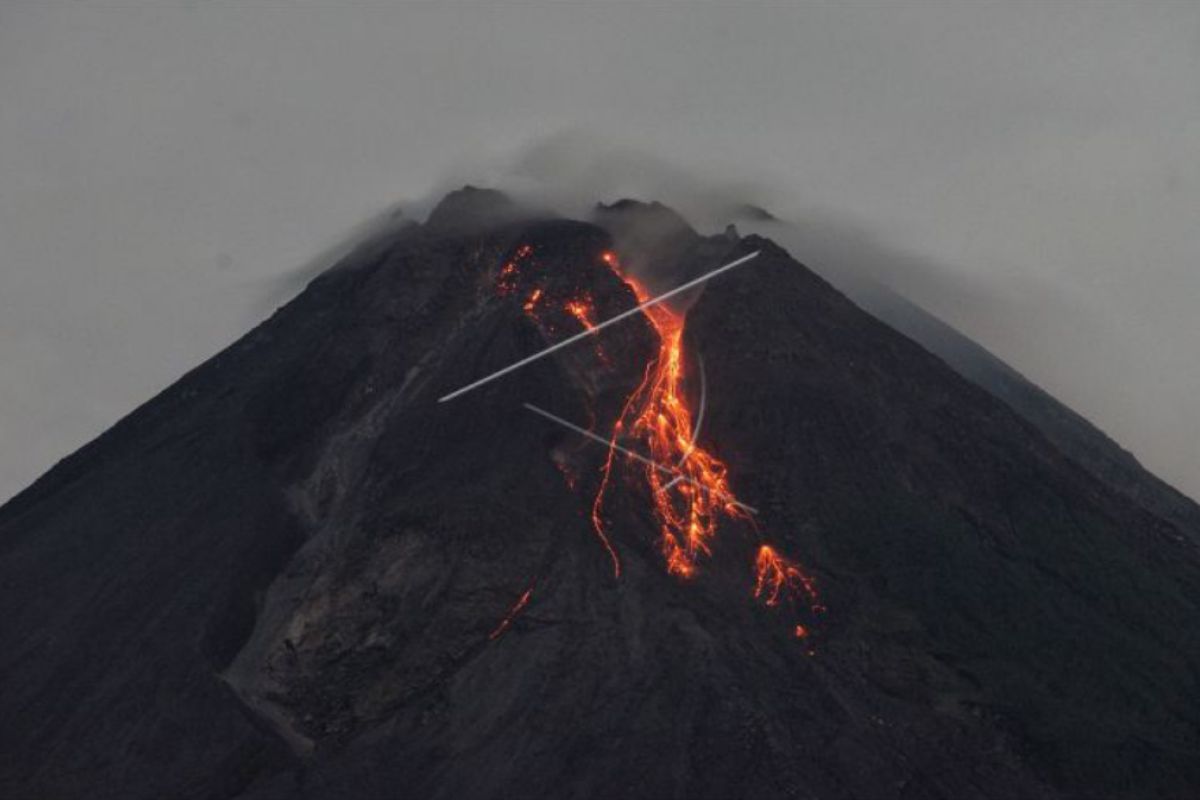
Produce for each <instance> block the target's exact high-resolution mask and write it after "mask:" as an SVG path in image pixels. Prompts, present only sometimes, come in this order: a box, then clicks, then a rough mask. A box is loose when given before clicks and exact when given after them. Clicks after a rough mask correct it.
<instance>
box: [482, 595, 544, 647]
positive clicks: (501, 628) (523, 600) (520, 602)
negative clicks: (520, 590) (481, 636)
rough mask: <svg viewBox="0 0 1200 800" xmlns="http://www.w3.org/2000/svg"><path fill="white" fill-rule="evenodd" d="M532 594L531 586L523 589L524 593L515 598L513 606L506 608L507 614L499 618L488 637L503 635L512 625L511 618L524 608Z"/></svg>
mask: <svg viewBox="0 0 1200 800" xmlns="http://www.w3.org/2000/svg"><path fill="white" fill-rule="evenodd" d="M532 596H533V587H532V586H530V587H529V588H528V589H526V590H525V593H524V594H522V595H521V596H520V597H519V598H517V602H516V603H514V604H513V607H512V608H510V609H509V610H508V614H506V615H505V616H504V619H502V620H500V624H499V625H497V626H496V629H495V630H493V631H492V632H491V633H489V634H488V638H489V639H499V638H500V637H501V636H503V635H504V632H505V631H506V630H508V629H509V627H510V626H511V625H512V623H513V620H514V619H516V618H517V615H518V614H520V613H521V611H522V610H524V608H525V606H527V605H529V598H530V597H532Z"/></svg>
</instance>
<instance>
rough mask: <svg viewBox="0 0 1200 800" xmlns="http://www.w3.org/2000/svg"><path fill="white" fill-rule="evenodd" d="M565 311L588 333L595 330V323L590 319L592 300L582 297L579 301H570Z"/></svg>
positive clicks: (585, 296)
mask: <svg viewBox="0 0 1200 800" xmlns="http://www.w3.org/2000/svg"><path fill="white" fill-rule="evenodd" d="M567 311H569V312H570V314H571V316H572V317H574V318H575V319H577V320H579V324H580V325H582V326H583V327H585V328H587V329H588V330H589V331H590V330H593V329H595V327H596V321H595V320H594V319H593V318H592V299H591V298H590V297H589V296H587V295H584V296H583V297H582V298H581V299H579V300H571V301H570V302H568V303H567Z"/></svg>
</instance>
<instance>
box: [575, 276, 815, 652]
mask: <svg viewBox="0 0 1200 800" xmlns="http://www.w3.org/2000/svg"><path fill="white" fill-rule="evenodd" d="M601 258H602V259H603V260H604V262H605V263H607V264H608V265H609V267H611V268H612V269H613V271H614V272H616V273H617V274H618V275H619V276H621V277H622V279H623V280H625V282H626V283H628V284H629V286H630V287H631V288H632V289H633V291H634V294H635V295H637V298H638V302H639V303H644V302H645V301H646V300H648V299H650V295H649V293H648V292H647V291H646V289H645V287H643V286H642V285H641V284H640V283H638V282H637V281H636V280H633V279H631V278H629V277H628V276H625V275H623V274H622V272H621V269H620V264H619V262H618V261H617V258H616V256H615V255H614V254H612V253H604V254H603V255H602V256H601ZM645 314H646V317H647V318H648V319H649V320H650V323H651V324H652V325H653V326H654V329H655V330H656V331H657V332H658V336H659V353H658V357H657V358H656V359H655V360H654V361H653V362H652V363H651V364H649V365H647V367H646V372H645V375H644V377H643V379H642V382H641V384H640V385H639V386H638V388H637V389H636V390H634V392H633V394H631V395H630V396H629V399H628V400H626V402H625V407H624V409H623V410H622V412H621V416H620V418H619V419H618V420H617V423H616V425H615V427H614V430H613V436H612V439H611V440H610V443H609V452H608V458H607V459H606V461H605V464H604V470H603V475H602V479H601V484H600V490H599V492H598V493H597V495H596V499H595V501H594V503H593V506H592V524H593V526H594V527H595V529H596V532H597V534H599V535H600V536H601V537H602V538H604V541H605V542H607V538H606V537H605V534H604V522H603V515H602V513H601V512H602V509H603V504H604V495H605V492H606V491H607V489H608V486H609V484H610V482H611V474H612V467H613V462H614V456H615V453H616V444H617V440H618V439H619V438H622V437H626V436H628V437H632V438H634V439H637V440H640V441H642V442H643V443H644V445H645V446H646V447H647V448H648V449H649V451H650V458H651V459H652V460H653V461H655V462H657V463H658V464H670V465H677V468H678V474H677V475H676V476H675V477H674V478H672V477H671V476H670V475H665V474H664V473H663V471H662V470H661V469H657V468H655V467H653V466H645V467H644V472H645V476H646V481H647V482H648V484H649V488H650V494H651V497H652V498H653V502H654V511H655V516H656V518H657V519H658V522H659V546H660V549H661V551H662V554H663V558H664V559H665V561H666V566H667V571H668V572H669V573H670V574H672V575H677V576H679V577H682V578H688V577H691V576H692V575H694V574H695V572H696V570H697V562H698V561H699V559H700V558H701V557H703V556H707V555H710V554H711V547H710V543H711V542H712V540H713V537H714V536H715V535H716V532H717V524H718V522H719V521H720V517H721V515H722V514H724V515H725V516H727V517H730V518H733V519H742V520H745V521H748V522H751V524H753V520H752V519H751V518H750V517H749V515H748V514H747V513H746V511H745V510H743V507H741V506H739V505H738V503H737V500H736V498H735V497H734V495H733V492H732V491H731V490H730V488H729V479H728V475H727V469H726V467H725V465H724V464H723V463H722V462H721V461H720V460H719V459H718V458H716V456H714V455H712V454H711V453H709V452H708V451H706V450H705V449H703V448H702V447H700V446H698V445H697V444H696V442H695V441H694V431H693V429H692V413H691V410H690V409H689V407H688V403H687V399H686V396H685V394H684V391H683V384H684V378H685V375H684V367H683V363H684V359H683V332H684V322H685V317H684V315H683V314H681V313H679V312H677V311H675V310H673V309H671V308H669V307H668V306H667V305H666V304H659V305H656V306H651V307H650V308H647V309H646V310H645ZM672 489H674V491H672ZM614 564H616V565H617V569H616V572H617V575H620V566H619V563H618V562H617V561H616V560H615V555H614ZM755 573H756V580H755V587H754V597H755V598H756V599H759V600H761V601H762V602H764V603H765V604H766V605H767V606H771V607H774V606H778V605H779V604H780V602H781V601H782V600H783V599H784V598H785V597H786V599H787V600H788V602H789V604H791V605H792V606H795V605H796V604H797V603H798V602H800V601H801V600H802V599H804V600H806V605H807V606H808V607H809V610H810V611H811V612H812V613H814V614H815V613H820V612H822V611H824V607H823V606H822V605H821V604H820V602H819V600H818V595H817V588H816V583H815V581H814V580H813V578H812V577H811V576H810V575H808V574H807V573H806V572H805V571H804V570H803V569H802V568H801V567H800V566H799V565H798V564H796V563H795V562H793V561H790V560H788V559H787V558H785V557H783V556H782V555H780V554H779V553H778V552H776V551H775V549H774V548H772V547H771V546H770V545H766V544H763V545H762V546H761V547H760V548H759V551H758V555H757V557H756V562H755ZM793 634H794V635H795V636H796V637H797V638H800V639H804V638H806V637H807V636H808V628H806V627H805V626H804V625H801V624H796V625H795V627H794V629H793Z"/></svg>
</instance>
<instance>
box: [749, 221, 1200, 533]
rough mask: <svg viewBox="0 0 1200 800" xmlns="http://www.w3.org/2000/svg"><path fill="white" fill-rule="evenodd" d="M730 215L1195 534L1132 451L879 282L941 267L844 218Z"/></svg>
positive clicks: (1194, 508)
mask: <svg viewBox="0 0 1200 800" xmlns="http://www.w3.org/2000/svg"><path fill="white" fill-rule="evenodd" d="M730 216H731V218H733V219H736V220H739V221H745V222H749V223H756V227H762V228H763V230H764V232H769V234H770V235H779V236H782V237H783V239H784V240H785V242H787V243H789V244H792V243H794V246H796V247H798V248H801V249H802V252H803V254H804V257H805V259H806V261H807V263H808V265H809V266H810V267H811V268H812V269H813V270H814V271H816V272H817V273H818V274H819V275H821V276H822V277H824V278H826V279H827V280H829V281H830V282H831V283H832V284H833V285H834V286H836V287H837V289H838V290H839V291H842V292H844V293H845V294H846V296H847V297H849V298H850V299H851V300H853V301H854V303H856V304H857V305H858V306H860V307H861V308H863V309H864V310H866V311H868V312H870V313H871V314H872V315H873V316H875V317H877V318H878V319H880V320H882V321H883V322H886V323H887V324H888V325H891V326H892V327H893V328H895V329H896V330H898V331H900V332H901V333H903V334H904V335H905V336H908V337H909V338H911V339H913V340H915V341H916V342H917V343H918V344H920V345H921V346H922V347H924V348H926V349H927V350H929V351H930V352H931V353H933V354H935V355H937V356H938V357H940V358H941V359H943V360H944V361H945V362H946V363H947V364H948V365H950V366H951V367H953V368H954V370H955V371H957V372H958V373H959V374H960V375H962V376H963V377H964V378H966V379H967V380H969V381H971V382H973V383H975V384H977V385H979V386H981V387H983V388H984V389H986V390H987V391H989V392H991V393H992V394H993V395H995V396H996V397H998V398H999V399H1001V400H1003V401H1004V402H1005V403H1007V404H1008V405H1009V406H1011V407H1012V409H1013V410H1014V411H1016V412H1017V413H1018V414H1020V415H1021V416H1023V417H1024V418H1025V419H1026V420H1028V421H1029V422H1031V423H1033V424H1034V425H1035V426H1037V428H1038V429H1039V430H1040V431H1041V432H1042V433H1043V434H1044V435H1045V436H1046V438H1048V439H1049V440H1050V441H1051V442H1052V443H1053V444H1054V445H1055V447H1058V448H1059V449H1060V450H1062V451H1063V453H1065V454H1067V455H1068V456H1070V457H1071V458H1072V459H1074V460H1075V461H1076V462H1077V463H1078V464H1079V465H1080V466H1082V467H1084V468H1085V469H1087V470H1088V471H1089V472H1091V473H1092V474H1094V475H1095V476H1096V477H1097V478H1099V479H1100V480H1101V481H1103V482H1105V483H1107V484H1109V485H1111V486H1113V487H1114V488H1117V489H1119V490H1121V491H1123V492H1125V493H1126V494H1127V495H1128V496H1129V497H1130V499H1131V500H1133V501H1134V502H1135V503H1137V504H1139V505H1143V506H1145V507H1146V508H1148V509H1150V510H1152V511H1153V512H1154V513H1156V514H1158V515H1159V516H1162V517H1163V518H1165V519H1168V520H1170V521H1172V522H1174V523H1176V524H1177V525H1178V526H1179V527H1180V528H1181V529H1184V530H1185V531H1200V505H1197V504H1196V503H1195V501H1193V500H1192V499H1191V498H1189V497H1187V496H1186V495H1184V494H1183V493H1181V492H1180V491H1178V490H1177V489H1175V488H1174V487H1173V486H1171V485H1169V484H1168V483H1166V482H1165V481H1163V480H1162V479H1160V478H1159V477H1158V476H1156V475H1154V474H1153V473H1152V472H1150V471H1149V470H1147V469H1146V468H1145V467H1143V466H1142V465H1141V463H1140V462H1138V460H1137V459H1136V458H1135V457H1134V456H1133V454H1132V453H1130V452H1129V451H1127V450H1125V449H1124V448H1123V447H1121V445H1120V444H1118V443H1117V442H1115V441H1113V440H1112V438H1110V437H1109V436H1108V435H1106V434H1105V433H1104V432H1103V431H1102V430H1100V429H1099V428H1097V427H1096V426H1095V425H1094V424H1092V423H1091V422H1089V421H1088V420H1087V419H1085V418H1084V417H1083V416H1081V415H1080V414H1078V413H1077V412H1075V411H1074V410H1072V409H1071V408H1069V407H1067V406H1066V405H1065V404H1063V403H1061V402H1059V401H1058V400H1056V399H1055V398H1054V397H1053V396H1051V395H1050V394H1048V393H1047V392H1046V391H1044V390H1043V389H1042V388H1041V387H1039V386H1037V385H1036V384H1035V383H1033V382H1032V381H1030V380H1029V379H1028V378H1026V377H1025V376H1024V375H1022V374H1021V373H1020V372H1018V371H1017V370H1016V369H1014V368H1013V367H1012V366H1010V365H1009V364H1007V363H1005V362H1004V361H1003V360H1002V359H1000V358H998V357H997V356H996V355H994V354H993V353H991V352H990V351H989V350H987V349H986V348H984V347H983V346H981V345H980V344H979V343H978V342H975V341H973V340H972V339H970V338H969V337H967V336H965V335H963V334H962V333H961V332H960V331H958V330H956V329H955V328H954V327H953V326H951V325H949V324H947V323H946V322H944V321H943V320H941V319H939V318H938V317H937V316H935V315H933V314H931V313H929V311H927V310H926V309H924V308H922V307H921V306H920V305H919V304H917V303H914V302H913V301H912V300H910V299H909V298H908V297H906V296H904V295H903V294H902V293H900V292H898V291H897V290H896V289H894V288H891V286H889V285H887V284H886V283H884V282H883V281H882V280H881V279H880V278H879V277H878V276H879V275H886V274H893V275H897V274H898V277H899V282H901V283H903V282H905V281H906V280H910V279H913V278H915V279H916V280H917V281H918V282H919V283H922V284H924V285H925V288H926V291H932V290H933V287H934V286H936V285H937V284H938V283H940V282H944V280H945V278H944V277H939V276H940V275H941V273H943V272H944V270H941V269H939V268H938V267H937V266H936V265H934V264H930V263H927V262H925V261H924V260H923V259H921V258H919V257H916V256H913V255H911V254H909V253H905V252H903V251H899V250H894V249H892V248H889V247H887V246H886V245H884V244H883V243H881V242H879V241H876V240H875V239H874V237H872V236H871V235H870V234H869V233H868V232H866V231H864V230H861V229H859V228H856V227H854V226H852V225H847V223H846V222H845V221H844V220H838V219H836V218H833V217H829V216H824V217H821V218H814V219H811V220H803V221H800V222H784V221H782V220H780V219H779V218H778V217H776V216H775V215H773V214H772V213H771V212H770V211H767V210H766V209H763V208H760V207H758V206H754V205H742V206H736V207H734V208H732V209H731V210H730Z"/></svg>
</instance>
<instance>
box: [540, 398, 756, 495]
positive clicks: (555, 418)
mask: <svg viewBox="0 0 1200 800" xmlns="http://www.w3.org/2000/svg"><path fill="white" fill-rule="evenodd" d="M523 405H524V406H525V408H527V409H529V410H530V411H532V412H533V413H535V414H537V415H539V416H541V417H545V418H546V419H548V420H550V421H551V422H557V423H558V424H559V425H562V426H563V427H564V428H569V429H570V430H573V431H575V432H576V433H579V434H582V435H584V436H586V437H587V438H589V439H591V440H592V441H594V442H599V443H600V444H602V445H604V446H605V447H611V448H612V449H614V450H616V451H617V452H618V453H624V454H625V455H627V456H629V457H630V458H634V459H637V460H638V461H640V462H642V463H643V464H645V465H646V466H648V467H653V468H654V469H656V470H658V471H659V472H665V473H666V474H668V475H672V476H674V478H675V480H674V481H672V482H671V484H674V483H675V482H676V481H687V482H688V483H690V484H692V485H693V486H698V487H700V488H701V489H703V490H704V491H706V492H711V493H712V494H715V495H717V496H718V497H721V498H723V499H724V500H726V501H728V502H730V503H733V504H734V505H735V506H737V507H738V508H742V509H745V510H746V511H749V512H750V513H751V514H757V513H758V509H756V508H752V507H751V506H748V505H746V504H745V503H743V502H742V501H740V500H738V499H737V498H736V497H734V496H733V495H730V494H726V493H725V492H721V491H718V490H716V489H712V488H710V487H708V486H705V485H704V484H703V483H701V482H700V481H698V480H696V479H694V478H691V477H689V476H687V475H683V474H681V473H680V472H679V471H678V470H674V469H671V468H670V467H666V466H663V465H662V464H659V463H658V462H657V461H654V460H652V459H649V458H646V457H645V456H644V455H642V454H641V453H636V452H634V451H633V450H629V449H627V448H624V447H622V446H621V445H619V444H617V443H616V442H610V441H608V440H607V439H605V438H604V437H603V436H597V435H596V434H594V433H592V432H591V431H589V430H588V429H587V428H581V427H579V426H578V425H576V424H575V423H573V422H567V421H566V420H565V419H563V418H562V417H560V416H557V415H555V414H551V413H550V412H549V411H546V410H545V409H543V408H538V407H537V406H535V405H534V404H533V403H523Z"/></svg>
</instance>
